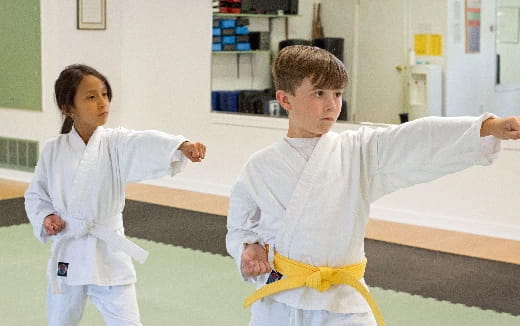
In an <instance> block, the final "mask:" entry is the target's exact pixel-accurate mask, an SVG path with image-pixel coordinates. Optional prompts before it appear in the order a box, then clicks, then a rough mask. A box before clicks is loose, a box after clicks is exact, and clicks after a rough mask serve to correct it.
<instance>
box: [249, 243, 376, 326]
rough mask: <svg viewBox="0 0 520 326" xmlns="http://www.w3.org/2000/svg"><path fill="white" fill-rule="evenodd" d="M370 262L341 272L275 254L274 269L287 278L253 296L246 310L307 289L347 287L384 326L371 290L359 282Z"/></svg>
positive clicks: (347, 267) (257, 291) (319, 289)
mask: <svg viewBox="0 0 520 326" xmlns="http://www.w3.org/2000/svg"><path fill="white" fill-rule="evenodd" d="M366 265H367V259H366V258H364V259H363V261H361V262H360V263H357V264H353V265H348V266H343V267H339V268H331V267H316V266H313V265H308V264H304V263H301V262H299V261H296V260H292V259H289V258H287V257H284V256H282V255H280V254H278V253H276V252H275V255H274V268H275V270H276V271H277V272H279V273H280V274H282V275H283V276H285V278H283V279H281V280H278V281H276V282H273V283H270V284H267V285H264V286H263V287H261V288H259V289H258V290H256V291H255V292H254V293H253V294H252V295H250V296H249V297H248V298H247V299H246V301H245V302H244V307H248V306H249V305H251V304H252V303H253V302H255V301H256V300H260V299H262V298H264V297H267V296H269V295H272V294H275V293H278V292H281V291H285V290H290V289H296V288H299V287H302V286H307V287H310V288H313V289H316V290H318V291H320V292H323V291H325V290H327V289H328V288H329V287H330V286H331V285H334V284H346V285H349V286H351V287H353V288H354V289H356V290H357V291H358V292H359V293H360V294H361V295H362V296H363V298H365V300H366V301H367V303H368V305H369V306H370V308H371V309H372V312H373V313H374V316H375V318H376V321H377V324H378V325H379V326H385V325H386V324H385V322H384V320H383V315H382V314H381V310H379V307H378V306H377V304H376V302H375V300H374V298H373V297H372V295H371V294H370V292H368V290H367V289H366V288H365V286H363V284H361V282H359V280H360V279H362V278H363V275H364V274H365V267H366Z"/></svg>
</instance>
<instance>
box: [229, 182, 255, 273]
mask: <svg viewBox="0 0 520 326" xmlns="http://www.w3.org/2000/svg"><path fill="white" fill-rule="evenodd" d="M260 217H261V214H260V208H259V207H258V205H257V204H256V202H255V201H254V199H253V197H252V196H251V194H250V193H249V191H248V190H247V186H246V184H245V182H244V181H243V179H242V178H240V177H239V179H238V181H237V182H236V183H235V185H234V186H233V189H232V190H231V196H230V201H229V209H228V216H227V230H228V232H227V235H226V249H227V251H228V253H229V254H230V255H231V257H233V259H234V260H235V262H236V264H237V267H238V270H239V273H240V274H241V275H242V278H243V279H244V280H245V281H249V282H256V277H250V278H248V277H244V275H243V274H242V271H241V268H240V266H241V263H242V252H243V251H244V245H245V244H249V243H259V244H261V245H263V241H262V239H261V237H260V235H259V234H258V233H257V231H256V229H257V228H258V226H259V221H260Z"/></svg>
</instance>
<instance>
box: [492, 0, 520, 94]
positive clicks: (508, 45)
mask: <svg viewBox="0 0 520 326" xmlns="http://www.w3.org/2000/svg"><path fill="white" fill-rule="evenodd" d="M496 49H497V80H496V83H497V84H499V85H511V84H516V85H518V86H520V65H518V62H520V0H498V1H497V31H496Z"/></svg>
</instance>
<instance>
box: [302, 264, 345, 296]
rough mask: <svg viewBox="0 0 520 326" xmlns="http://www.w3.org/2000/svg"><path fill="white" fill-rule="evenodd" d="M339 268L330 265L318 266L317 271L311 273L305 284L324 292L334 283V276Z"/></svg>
mask: <svg viewBox="0 0 520 326" xmlns="http://www.w3.org/2000/svg"><path fill="white" fill-rule="evenodd" d="M336 272H337V269H335V268H330V267H318V268H317V270H316V271H314V272H313V273H312V274H310V275H309V276H308V277H307V279H306V280H305V286H308V287H310V288H313V289H316V290H318V291H320V292H323V291H325V290H327V289H328V288H330V286H331V285H332V278H333V277H334V275H335V274H336Z"/></svg>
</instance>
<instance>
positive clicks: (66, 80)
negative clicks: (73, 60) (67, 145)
mask: <svg viewBox="0 0 520 326" xmlns="http://www.w3.org/2000/svg"><path fill="white" fill-rule="evenodd" d="M87 75H92V76H94V77H97V78H99V79H100V80H101V81H102V82H103V83H104V84H105V87H106V89H107V93H108V100H109V101H112V88H111V87H110V83H109V82H108V80H107V79H106V77H105V76H103V75H102V74H101V73H100V72H98V71H97V70H96V69H94V68H92V67H89V66H87V65H82V64H74V65H70V66H68V67H66V68H65V69H64V70H63V71H62V72H61V73H60V76H59V77H58V79H56V82H55V83H54V93H55V96H56V104H57V105H58V109H60V111H61V114H62V115H63V117H64V120H63V125H62V126H61V133H62V134H66V133H69V132H70V131H71V130H72V125H73V124H74V121H73V120H72V117H71V116H70V111H71V109H72V107H73V106H74V96H75V95H76V91H77V89H78V85H79V83H80V82H81V80H82V79H83V77H85V76H87Z"/></svg>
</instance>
